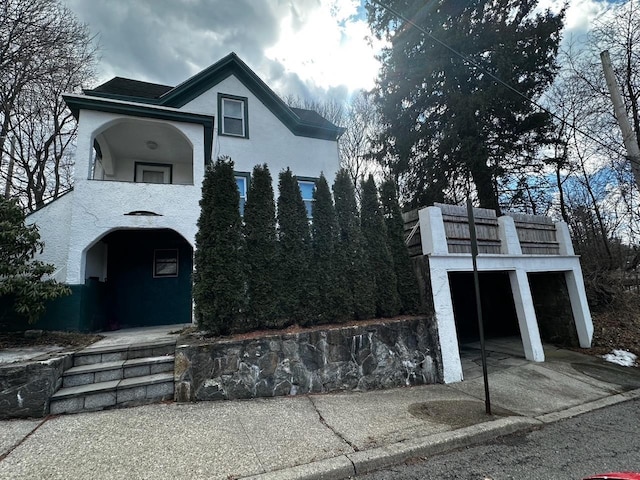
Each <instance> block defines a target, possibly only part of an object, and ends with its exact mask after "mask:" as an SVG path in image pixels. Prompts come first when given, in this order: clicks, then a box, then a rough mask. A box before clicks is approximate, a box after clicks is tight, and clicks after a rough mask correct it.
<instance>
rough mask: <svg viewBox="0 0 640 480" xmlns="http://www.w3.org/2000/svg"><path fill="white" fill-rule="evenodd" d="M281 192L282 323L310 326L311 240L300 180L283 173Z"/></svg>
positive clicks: (280, 261)
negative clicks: (308, 324)
mask: <svg viewBox="0 0 640 480" xmlns="http://www.w3.org/2000/svg"><path fill="white" fill-rule="evenodd" d="M278 189H279V192H280V195H279V196H278V283H277V288H278V299H279V303H280V305H279V313H280V315H281V316H282V318H283V320H282V324H281V325H279V326H286V324H290V323H294V322H298V323H300V324H301V325H305V324H307V323H308V321H309V319H308V315H309V310H310V308H309V301H310V299H311V298H312V295H311V292H310V288H311V281H310V273H311V272H310V270H309V259H310V253H311V239H310V237H309V220H308V218H307V210H306V208H305V206H304V202H303V201H302V195H301V193H300V188H299V187H298V181H297V180H296V177H295V176H294V175H293V174H292V173H291V170H290V169H288V168H287V169H286V170H285V171H283V172H280V176H279V183H278Z"/></svg>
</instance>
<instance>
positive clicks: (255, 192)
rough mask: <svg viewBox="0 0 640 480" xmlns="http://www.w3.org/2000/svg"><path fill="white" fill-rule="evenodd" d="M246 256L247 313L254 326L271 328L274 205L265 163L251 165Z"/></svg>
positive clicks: (274, 308) (274, 300)
mask: <svg viewBox="0 0 640 480" xmlns="http://www.w3.org/2000/svg"><path fill="white" fill-rule="evenodd" d="M244 233H245V241H246V259H247V297H248V302H249V303H248V308H247V316H248V318H249V321H250V322H251V323H253V325H254V327H255V328H265V327H266V328H274V327H276V326H277V323H276V321H275V319H276V316H277V306H278V302H277V298H276V288H275V284H276V271H277V268H278V267H277V259H276V245H277V244H276V206H275V202H274V196H273V187H272V180H271V173H270V172H269V168H268V167H267V165H266V164H264V165H256V166H255V167H254V169H253V174H252V176H251V182H250V183H249V191H248V194H247V203H246V205H245V207H244Z"/></svg>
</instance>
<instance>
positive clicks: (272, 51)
mask: <svg viewBox="0 0 640 480" xmlns="http://www.w3.org/2000/svg"><path fill="white" fill-rule="evenodd" d="M357 7H358V2H357V1H352V0H351V1H349V0H345V1H335V0H334V1H325V0H323V1H322V2H321V3H320V4H319V5H318V6H317V9H316V10H314V11H313V12H311V15H310V16H309V17H308V18H307V19H305V20H306V21H305V22H304V23H303V24H296V23H295V22H294V21H293V18H292V17H291V15H289V16H286V17H283V18H282V19H281V21H280V37H279V40H278V42H277V43H276V44H275V45H273V46H272V47H271V48H269V49H267V50H266V51H265V54H266V56H267V57H269V58H271V59H272V60H275V61H277V62H279V63H281V64H282V65H283V66H284V67H285V69H286V70H287V71H289V72H295V73H296V74H297V75H298V76H299V77H300V78H301V79H302V80H303V81H304V82H306V83H308V84H309V85H312V86H316V87H320V88H323V89H328V88H330V87H335V86H337V85H346V86H347V88H348V89H350V90H355V89H358V88H371V87H373V82H374V79H375V76H376V74H377V71H378V68H379V64H378V62H377V61H376V60H375V58H374V51H373V48H372V47H371V46H370V45H369V44H368V42H367V40H366V37H367V35H368V34H369V29H368V26H367V23H366V21H364V20H362V19H358V18H356V15H357Z"/></svg>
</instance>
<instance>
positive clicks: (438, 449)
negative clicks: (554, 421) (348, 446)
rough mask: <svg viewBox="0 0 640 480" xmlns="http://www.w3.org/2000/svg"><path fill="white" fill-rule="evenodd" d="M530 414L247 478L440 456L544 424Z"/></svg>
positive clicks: (327, 474) (275, 479)
mask: <svg viewBox="0 0 640 480" xmlns="http://www.w3.org/2000/svg"><path fill="white" fill-rule="evenodd" d="M541 424H542V422H540V421H539V420H535V419H532V418H527V417H505V418H500V419H498V420H494V421H492V422H483V423H478V424H476V425H471V426H469V427H465V428H460V429H458V430H452V431H449V432H443V433H438V434H435V435H429V436H426V437H419V438H412V439H408V440H404V441H402V442H398V443H394V444H391V445H385V446H383V447H378V448H373V449H371V450H363V451H360V452H355V453H349V454H346V455H341V456H339V457H333V458H328V459H325V460H319V461H317V462H312V463H309V464H306V465H299V466H296V467H291V468H285V469H283V470H276V471H273V472H267V473H262V474H259V475H254V476H250V477H244V478H246V479H247V480H289V479H291V480H293V479H298V480H328V479H340V478H350V477H352V476H354V475H363V474H365V473H368V472H371V471H374V470H379V469H380V468H383V467H386V466H389V465H394V464H398V463H401V462H404V461H406V460H409V459H410V458H415V457H426V456H430V455H436V454H438V453H442V452H445V451H449V450H454V449H457V448H462V447H466V446H469V445H473V444H476V443H482V442H485V441H488V440H492V439H494V438H497V437H501V436H503V435H509V434H511V433H514V432H517V431H520V430H526V429H528V428H532V427H535V426H539V425H541Z"/></svg>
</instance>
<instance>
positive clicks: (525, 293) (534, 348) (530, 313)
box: [509, 270, 544, 362]
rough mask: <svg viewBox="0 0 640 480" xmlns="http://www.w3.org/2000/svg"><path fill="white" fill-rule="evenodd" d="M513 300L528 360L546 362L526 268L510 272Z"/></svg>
mask: <svg viewBox="0 0 640 480" xmlns="http://www.w3.org/2000/svg"><path fill="white" fill-rule="evenodd" d="M509 280H510V282H511V291H512V292H513V302H514V303H515V306H516V313H517V315H518V325H519V326H520V335H521V337H522V346H523V347H524V356H525V358H526V359H527V360H532V361H534V362H544V350H543V349H542V340H541V339H540V330H539V329H538V320H537V318H536V312H535V310H534V308H533V298H532V297H531V288H530V286H529V278H528V277H527V272H526V271H525V270H513V271H510V272H509Z"/></svg>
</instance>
